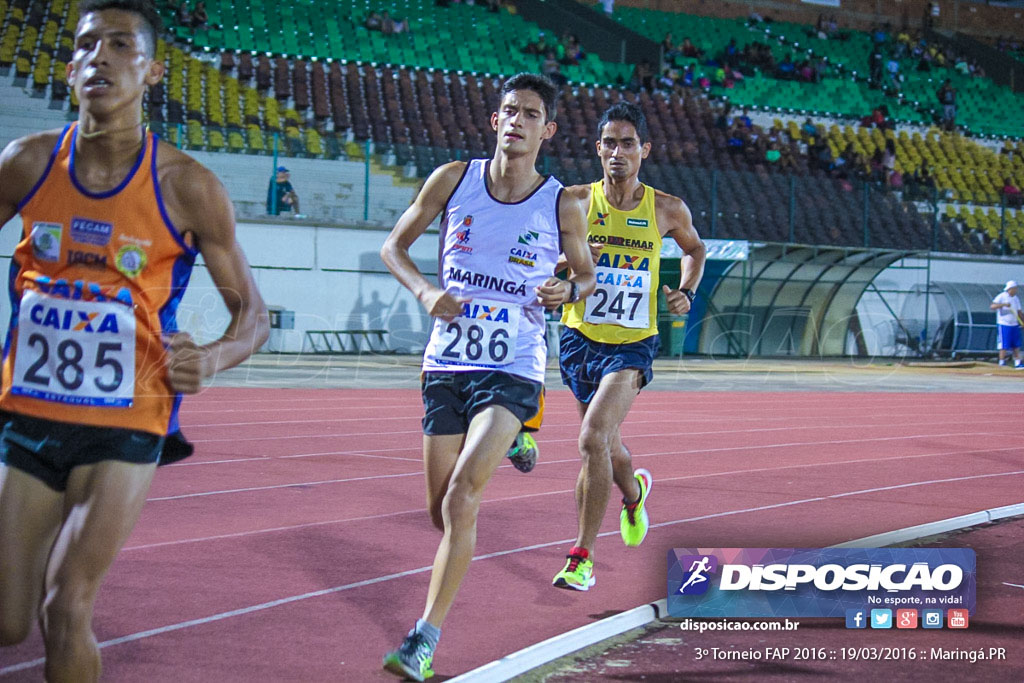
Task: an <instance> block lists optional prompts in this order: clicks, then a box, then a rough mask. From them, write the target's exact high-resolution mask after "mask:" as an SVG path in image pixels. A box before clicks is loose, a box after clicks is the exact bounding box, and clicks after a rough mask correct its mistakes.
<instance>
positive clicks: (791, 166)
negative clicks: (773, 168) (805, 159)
mask: <svg viewBox="0 0 1024 683" xmlns="http://www.w3.org/2000/svg"><path fill="white" fill-rule="evenodd" d="M779 151H780V152H781V156H780V157H779V163H778V168H779V170H780V171H782V172H783V173H797V172H799V171H800V164H798V163H797V161H796V156H795V155H794V154H793V147H792V145H787V144H781V145H779Z"/></svg>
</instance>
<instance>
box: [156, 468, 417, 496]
mask: <svg viewBox="0 0 1024 683" xmlns="http://www.w3.org/2000/svg"><path fill="white" fill-rule="evenodd" d="M416 476H423V472H418V471H417V472H401V473H399V474H372V475H369V476H366V477H350V478H348V479H326V480H322V481H303V482H298V483H295V484H273V485H271V486H248V487H246V488H240V489H224V490H222V491H201V492H199V493H182V494H179V495H176V496H161V497H159V498H147V499H146V502H147V503H150V502H153V503H155V502H157V501H161V500H180V499H182V498H202V497H204V496H219V495H221V494H224V493H246V492H249V491H267V490H269V489H290V488H296V487H300V486H316V485H319V484H344V483H348V482H353V481H366V480H368V479H398V478H401V477H416Z"/></svg>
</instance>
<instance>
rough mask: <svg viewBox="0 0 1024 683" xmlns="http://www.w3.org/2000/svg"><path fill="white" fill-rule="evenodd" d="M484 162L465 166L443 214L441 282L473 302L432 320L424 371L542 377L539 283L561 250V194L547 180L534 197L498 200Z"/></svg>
mask: <svg viewBox="0 0 1024 683" xmlns="http://www.w3.org/2000/svg"><path fill="white" fill-rule="evenodd" d="M489 163H490V161H489V160H487V159H474V160H473V161H470V162H469V164H467V165H466V170H465V172H464V173H463V176H462V179H461V180H460V181H459V184H458V185H457V186H456V187H455V191H454V192H453V193H452V196H451V198H450V199H449V200H448V204H447V205H446V206H445V212H444V215H443V216H442V217H441V237H440V240H439V242H440V250H441V254H440V261H439V266H438V268H439V270H438V279H439V280H440V286H441V287H442V288H443V289H445V290H447V291H448V292H451V293H452V294H454V295H456V296H461V297H466V298H469V299H472V301H470V302H469V303H467V304H465V305H464V306H463V309H462V315H461V316H460V317H458V318H456V319H455V320H454V321H452V322H450V323H448V322H445V321H443V320H441V319H440V318H435V319H434V327H433V330H432V331H431V333H430V341H429V342H428V343H427V349H426V351H425V352H424V354H423V370H424V371H425V372H439V371H440V372H468V371H470V370H497V371H500V372H507V373H509V374H511V375H517V376H519V377H525V378H526V379H530V380H533V381H535V382H543V381H544V368H545V364H546V360H547V347H546V344H545V341H544V326H545V323H544V308H543V307H542V306H541V305H540V304H538V303H537V293H536V291H535V288H536V287H538V286H540V285H541V284H543V283H544V281H545V280H547V279H548V278H549V277H551V276H552V275H554V273H555V265H556V263H557V262H558V254H559V252H560V251H561V243H560V233H559V229H558V198H559V196H560V195H561V193H562V184H561V183H560V182H558V181H557V180H556V179H554V178H552V177H548V178H547V179H546V180H545V181H544V182H543V183H542V184H541V185H540V187H538V188H537V189H536V190H534V191H533V193H532V194H530V196H529V197H527V198H526V199H523V200H522V201H519V202H515V203H513V204H506V203H504V202H499V201H498V200H496V199H494V198H493V197H492V196H491V193H490V191H489V190H488V188H487V182H486V178H487V168H488V164H489Z"/></svg>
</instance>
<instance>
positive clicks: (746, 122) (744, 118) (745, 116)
mask: <svg viewBox="0 0 1024 683" xmlns="http://www.w3.org/2000/svg"><path fill="white" fill-rule="evenodd" d="M736 120H737V121H739V122H740V124H742V125H743V127H744V128H746V129H748V130H749V129H751V128H753V127H754V122H753V121H752V120H751V119H750V113H749V112H748V111H747V108H746V107H744V108H743V113H742V114H740V115H739V116H737V117H736Z"/></svg>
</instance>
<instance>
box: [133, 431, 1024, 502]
mask: <svg viewBox="0 0 1024 683" xmlns="http://www.w3.org/2000/svg"><path fill="white" fill-rule="evenodd" d="M1016 434H1017V432H987V433H986V436H1005V435H1016ZM963 435H964V434H963V432H953V433H949V434H918V435H910V436H891V437H875V438H872V439H842V440H830V441H794V442H790V443H780V444H763V445H753V446H723V447H721V448H694V449H690V450H674V451H658V452H654V453H634V454H633V457H634V458H643V457H653V456H660V455H707V454H711V453H722V452H727V451H746V450H754V449H767V448H796V447H802V446H827V445H834V444H849V443H864V442H868V441H900V440H907V439H931V438H939V437H946V436H963ZM651 436H677V435H672V434H660V435H651ZM628 438H630V439H632V438H633V437H628ZM1013 448H1016V447H1013ZM402 450H409V451H414V452H419V450H420V449H418V448H416V449H413V448H407V449H401V448H381V449H379V452H385V453H386V452H391V453H393V452H396V451H402ZM989 450H991V451H998V450H1005V449H999V448H993V449H981V450H979V451H962V452H966V453H973V452H986V451H989ZM1010 450H1012V448H1011V449H1010ZM955 452H961V451H955ZM373 453H374V450H373V449H365V450H361V451H328V452H319V453H308V454H306V453H300V454H296V455H282V456H272V457H274V458H305V457H315V456H322V455H344V456H349V455H351V456H362V457H367V458H370V457H374V456H373V455H371V454H373ZM254 459H255V460H262V458H229V459H227V460H223V461H217V462H219V463H232V462H250V461H252V460H254ZM394 459H397V460H403V461H410V462H411V461H413V460H417V461H418V459H415V458H394ZM573 462H579V459H578V458H567V459H563V460H542V461H539V462H538V463H537V464H538V465H546V466H547V465H559V464H565V463H573ZM199 464H203V463H202V462H194V463H176V464H174V465H170V467H187V466H189V465H199ZM341 481H348V480H345V479H339V480H334V479H331V480H326V481H324V482H323V483H337V482H341ZM314 483H316V482H314ZM287 486H298V484H280V485H277V486H270V487H267V488H284V487H287ZM244 490H254V489H244ZM227 492H228V493H230V492H231V491H227ZM151 500H155V499H151Z"/></svg>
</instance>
